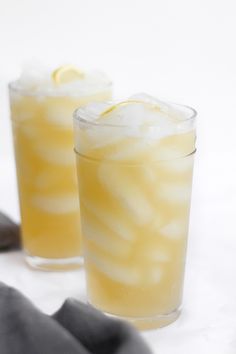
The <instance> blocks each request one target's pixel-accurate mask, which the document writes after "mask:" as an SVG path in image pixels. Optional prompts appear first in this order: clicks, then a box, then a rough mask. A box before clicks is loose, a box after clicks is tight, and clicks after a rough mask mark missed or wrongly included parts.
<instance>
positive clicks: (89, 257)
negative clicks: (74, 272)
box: [85, 250, 140, 286]
mask: <svg viewBox="0 0 236 354" xmlns="http://www.w3.org/2000/svg"><path fill="white" fill-rule="evenodd" d="M85 259H86V262H87V263H89V262H91V263H92V264H93V265H94V266H95V267H96V268H97V269H98V270H99V271H100V272H101V273H103V274H105V275H106V276H107V277H109V278H110V279H111V280H113V281H116V282H119V283H121V284H125V285H131V286H132V285H138V284H139V282H140V273H139V271H138V269H137V267H132V266H128V265H127V266H126V265H124V264H122V263H116V262H111V261H109V260H108V259H105V258H104V257H103V258H101V257H98V255H96V254H95V253H92V252H91V251H88V250H87V251H86V253H85Z"/></svg>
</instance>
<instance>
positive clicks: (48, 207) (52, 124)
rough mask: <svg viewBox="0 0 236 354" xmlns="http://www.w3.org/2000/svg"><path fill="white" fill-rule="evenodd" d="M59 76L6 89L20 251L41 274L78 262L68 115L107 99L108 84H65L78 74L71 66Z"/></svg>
mask: <svg viewBox="0 0 236 354" xmlns="http://www.w3.org/2000/svg"><path fill="white" fill-rule="evenodd" d="M60 70H61V72H60ZM59 74H60V75H61V77H57V81H60V80H61V81H62V82H54V81H53V80H52V81H50V77H49V82H46V83H44V82H43V83H41V82H40V81H37V80H36V83H35V86H34V85H31V86H32V87H31V86H30V88H28V87H27V85H28V82H27V85H26V84H25V82H24V80H18V81H16V82H13V83H11V84H10V85H9V91H10V104H11V118H12V127H13V134H14V146H15V159H16V167H17V178H18V189H19V200H20V211H21V222H22V224H21V228H22V240H23V248H24V251H25V254H26V260H27V262H28V264H30V265H31V266H33V267H37V268H41V269H44V270H64V269H71V268H75V267H78V266H79V265H80V264H81V235H80V215H79V201H78V190H77V178H76V168H75V159H74V152H73V122H72V113H73V111H74V110H75V109H76V108H77V107H80V106H82V105H84V104H87V103H88V102H91V101H101V100H104V99H110V97H111V85H110V83H109V82H108V81H105V82H104V80H103V81H101V82H100V81H99V80H100V79H99V78H96V77H95V78H93V80H91V77H90V78H89V79H88V80H87V79H86V74H85V77H83V78H78V84H77V82H74V80H73V82H72V83H71V82H69V83H67V80H66V79H67V77H69V80H71V79H72V76H75V75H76V71H73V70H72V69H71V67H69V68H61V69H59ZM59 74H58V71H57V72H56V75H59ZM90 76H91V75H90ZM73 79H74V78H73ZM75 79H76V77H75ZM63 81H65V83H64V82H63Z"/></svg>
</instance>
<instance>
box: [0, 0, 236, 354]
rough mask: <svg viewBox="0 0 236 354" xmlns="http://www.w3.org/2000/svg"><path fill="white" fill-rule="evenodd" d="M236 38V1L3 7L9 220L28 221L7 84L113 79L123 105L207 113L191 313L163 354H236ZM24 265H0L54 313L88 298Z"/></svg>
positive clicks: (194, 225)
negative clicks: (30, 70) (159, 102)
mask: <svg viewBox="0 0 236 354" xmlns="http://www.w3.org/2000/svg"><path fill="white" fill-rule="evenodd" d="M235 34H236V3H235V0H224V1H221V0H195V1H194V0H162V1H158V0H119V1H116V0H99V1H96V0H50V1H48V0H40V1H36V0H21V1H19V0H7V1H4V0H0V50H1V54H0V209H2V210H4V211H6V212H8V213H9V214H10V215H11V216H12V217H14V218H16V219H18V218H19V212H18V206H17V197H16V183H15V175H14V160H13V152H12V141H11V131H10V124H9V113H8V102H7V96H6V83H7V82H8V81H9V80H11V79H13V78H15V77H16V76H17V75H18V74H19V71H20V68H21V65H22V64H24V63H25V62H29V61H31V60H37V61H41V62H43V63H45V64H48V65H50V66H51V65H54V66H57V65H60V64H63V63H73V64H77V65H78V66H80V67H81V68H88V69H89V68H98V69H102V70H103V71H105V72H106V73H107V74H108V75H109V76H110V77H111V78H112V79H113V81H114V83H115V90H114V93H115V96H116V97H117V96H118V97H124V96H126V95H130V94H133V93H135V92H140V91H143V92H144V91H145V92H147V93H150V94H153V95H155V96H157V97H160V98H164V99H165V98H166V99H168V100H172V101H175V102H179V103H185V104H188V105H190V106H193V107H194V108H196V109H197V111H198V142H197V148H198V152H197V155H196V163H195V174H194V185H193V202H192V213H191V224H190V242H189V252H188V264H187V273H186V287H185V310H184V312H183V316H182V318H181V319H180V320H179V321H178V322H176V323H175V324H173V325H172V326H169V327H167V328H165V329H162V330H159V331H155V332H149V333H146V334H145V335H144V336H145V337H146V339H147V340H148V341H149V343H150V345H151V346H152V348H153V350H154V351H155V353H161V354H177V353H181V354H189V353H191V354H194V353H199V352H200V353H201V354H204V353H207V354H218V353H219V354H228V353H232V354H233V353H235V352H236V285H234V283H235V274H236V261H235V258H236V256H235V255H236V226H235V219H236V158H235V152H236V133H235V128H236V124H235V120H236V113H235V112H236V89H235V88H236V51H235V43H236V38H235V37H236V35H235ZM19 257H20V256H19V255H18V254H16V255H13V254H12V255H2V256H0V267H1V268H0V279H2V280H4V281H7V282H8V283H10V284H12V285H15V286H16V287H18V288H19V289H21V290H24V292H25V293H26V294H27V295H28V296H31V298H32V300H33V301H34V302H35V303H36V304H37V305H39V306H40V307H41V308H42V309H43V310H45V311H48V312H50V311H53V310H55V309H56V308H55V306H56V305H59V304H60V301H62V300H63V297H65V296H69V295H75V294H76V293H77V292H76V290H75V289H76V284H75V285H72V283H71V281H72V282H73V281H75V279H76V277H77V274H73V275H67V276H64V278H63V275H55V276H54V275H52V274H50V275H47V274H41V273H35V272H34V276H32V275H31V273H30V271H28V270H26V269H25V268H24V266H23V265H22V264H21V260H20V258H19ZM17 274H18V275H19V276H17ZM20 275H21V276H20ZM37 277H38V278H37ZM52 277H54V278H53V279H54V285H53V291H52V285H51V284H52V281H51V279H52ZM78 277H80V278H81V277H82V278H83V275H81V274H79V275H78ZM33 279H37V281H36V280H33ZM78 279H79V278H78ZM34 282H35V283H34ZM36 282H37V286H36ZM39 284H40V286H39ZM55 284H58V287H57V286H56V285H55ZM62 284H64V287H63V286H62ZM65 284H66V287H65ZM35 287H37V295H36V292H35V291H34V290H33V288H35ZM62 288H63V289H64V290H61V292H60V289H62ZM57 290H58V291H57ZM50 301H51V303H52V304H54V305H52V306H51V307H50V306H49V305H48V302H50Z"/></svg>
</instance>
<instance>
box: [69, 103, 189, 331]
mask: <svg viewBox="0 0 236 354" xmlns="http://www.w3.org/2000/svg"><path fill="white" fill-rule="evenodd" d="M189 111H190V112H189ZM189 111H188V109H186V112H185V114H187V113H188V114H191V113H192V111H191V110H189ZM110 114H112V112H111V113H110ZM120 114H121V115H122V111H121V112H120ZM78 115H79V116H80V117H83V118H84V116H85V112H84V111H82V110H79V112H78ZM80 117H79V118H78V120H77V119H75V128H76V150H77V152H78V154H77V169H78V178H79V192H80V207H81V220H82V233H83V236H84V250H85V267H86V276H87V289H88V297H89V301H90V302H91V303H92V304H93V305H94V306H95V307H97V308H99V309H101V310H103V311H105V312H107V313H110V314H113V315H116V316H120V317H123V318H127V319H129V320H131V321H133V322H134V323H135V324H136V325H137V326H138V327H140V328H150V327H157V326H163V325H165V324H168V323H170V322H172V321H173V320H174V319H175V318H177V316H178V314H179V306H180V304H181V299H182V286H183V275H184V263H185V252H186V241H187V233H188V220H189V208H190V195H191V183H192V169H193V152H194V149H195V147H194V144H195V132H194V128H193V125H192V122H190V126H189V127H188V128H187V129H184V130H182V131H181V130H180V132H178V133H177V134H176V131H177V130H176V129H175V130H174V132H173V131H171V132H170V133H169V134H168V136H165V135H164V136H162V137H159V136H154V137H150V133H153V125H152V126H149V127H148V126H146V127H142V128H141V130H140V131H139V133H138V134H136V133H135V134H132V133H130V132H129V133H127V127H125V126H123V125H121V126H118V125H116V126H110V127H109V124H111V123H110V122H109V118H105V117H104V118H103V119H102V118H98V119H97V120H96V121H95V124H98V125H99V126H98V127H97V128H96V126H95V125H94V126H93V124H92V123H89V122H88V123H87V129H85V127H84V125H85V124H84V122H81V121H80ZM112 123H113V122H112ZM116 123H117V122H116ZM179 123H180V124H182V123H183V122H182V121H180V122H179ZM128 124H129V121H127V125H128ZM173 125H174V127H176V126H177V125H178V122H174V123H173ZM143 128H144V129H143ZM149 128H150V129H152V130H150V129H149ZM157 128H158V126H154V130H155V129H157ZM92 129H97V136H96V137H95V134H94V133H92V132H91V130H92ZM109 129H110V130H112V132H111V133H110V136H113V141H112V140H111V139H110V138H109V134H107V133H108V131H109ZM105 131H106V132H105ZM104 132H105V133H104ZM105 135H107V138H108V139H110V140H109V141H107V144H105V142H104V143H101V141H104V136H105ZM99 136H100V137H101V136H103V138H102V140H101V141H100V144H99ZM115 136H116V137H117V139H116V138H114V137H115Z"/></svg>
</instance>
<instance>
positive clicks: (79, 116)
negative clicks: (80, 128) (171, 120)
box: [73, 100, 198, 128]
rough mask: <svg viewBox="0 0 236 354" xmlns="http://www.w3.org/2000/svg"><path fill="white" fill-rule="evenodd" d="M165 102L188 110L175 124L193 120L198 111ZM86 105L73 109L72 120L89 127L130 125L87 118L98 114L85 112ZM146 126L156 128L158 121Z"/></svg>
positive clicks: (137, 125) (114, 101) (126, 126)
mask: <svg viewBox="0 0 236 354" xmlns="http://www.w3.org/2000/svg"><path fill="white" fill-rule="evenodd" d="M119 102H121V101H119V100H118V101H117V100H113V101H103V102H98V103H109V104H111V105H114V104H116V103H119ZM144 103H145V101H144ZM165 103H167V104H169V105H171V106H177V107H179V108H182V109H186V110H188V111H189V116H188V117H187V118H185V119H182V120H180V121H179V122H178V123H177V125H181V124H185V123H191V122H195V118H196V117H197V114H198V113H197V111H196V110H195V109H194V108H192V107H191V106H188V105H185V104H180V103H175V102H170V101H165ZM86 106H87V105H85V106H82V107H79V108H77V109H76V110H75V111H74V113H73V120H74V122H81V123H83V124H86V125H88V126H91V127H111V128H129V127H131V124H111V123H106V122H102V123H101V121H99V122H97V121H96V120H89V119H88V118H87V117H90V118H96V117H98V115H95V114H92V113H88V112H86V111H85V108H86ZM104 120H105V119H104ZM132 126H134V127H142V124H136V125H132ZM147 127H148V128H149V127H150V128H152V127H156V128H158V123H157V124H153V123H152V124H149V125H148V126H147Z"/></svg>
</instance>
